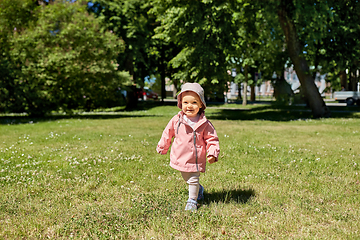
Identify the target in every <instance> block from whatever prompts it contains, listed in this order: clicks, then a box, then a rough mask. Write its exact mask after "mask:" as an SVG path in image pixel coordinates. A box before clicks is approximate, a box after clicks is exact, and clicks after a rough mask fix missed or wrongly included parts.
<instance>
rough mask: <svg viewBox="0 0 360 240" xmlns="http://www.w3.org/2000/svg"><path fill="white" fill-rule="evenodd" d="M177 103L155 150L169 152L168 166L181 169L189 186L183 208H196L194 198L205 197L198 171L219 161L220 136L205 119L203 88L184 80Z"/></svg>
mask: <svg viewBox="0 0 360 240" xmlns="http://www.w3.org/2000/svg"><path fill="white" fill-rule="evenodd" d="M177 99H178V102H177V106H178V107H179V108H180V109H181V110H182V111H180V112H179V113H178V114H177V115H175V116H174V117H173V118H172V119H171V120H170V122H169V123H168V124H167V126H166V128H165V130H164V131H163V133H162V136H161V139H160V141H159V143H158V145H157V148H156V151H157V152H158V153H160V154H166V153H167V152H168V150H169V147H170V145H171V141H172V138H174V142H173V144H172V147H171V152H170V166H171V167H172V168H174V169H176V170H179V171H180V172H181V175H182V177H183V178H184V180H185V181H186V182H187V184H188V185H189V199H188V201H187V204H186V207H185V210H190V211H194V210H197V201H198V200H202V199H203V198H204V195H203V193H204V188H203V186H201V185H200V184H199V177H200V172H205V165H206V158H207V161H208V162H209V163H214V162H217V161H218V156H219V153H220V147H219V139H218V136H217V134H216V131H215V128H214V126H213V125H212V124H211V123H210V121H209V120H207V119H206V117H205V115H204V110H205V108H206V104H205V101H204V89H203V88H202V87H201V86H200V84H198V83H185V84H184V85H183V86H182V88H181V92H180V93H179V95H178V98H177Z"/></svg>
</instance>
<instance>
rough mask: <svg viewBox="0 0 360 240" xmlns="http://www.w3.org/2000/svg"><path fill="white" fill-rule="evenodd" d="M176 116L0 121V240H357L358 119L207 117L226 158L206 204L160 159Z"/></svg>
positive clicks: (216, 113)
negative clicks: (190, 205)
mask: <svg viewBox="0 0 360 240" xmlns="http://www.w3.org/2000/svg"><path fill="white" fill-rule="evenodd" d="M177 112H178V109H177V108H176V107H174V106H157V107H144V108H143V109H142V110H141V111H133V112H122V111H120V112H115V113H112V112H109V113H93V114H83V115H79V116H73V117H61V116H57V117H49V118H47V119H31V118H28V117H19V116H10V117H5V116H3V117H1V118H0V123H1V124H0V132H1V134H0V188H1V195H0V239H70V238H73V239H289V238H290V239H359V238H360V230H359V229H360V217H359V216H360V192H359V189H360V170H359V164H360V154H359V153H360V137H359V136H360V128H359V125H360V115H359V113H353V112H352V113H350V112H340V111H334V113H333V118H329V119H319V120H313V119H311V118H310V117H311V113H310V112H308V111H305V110H304V109H303V108H298V109H292V110H289V109H287V108H286V107H284V108H274V107H269V106H266V105H259V106H254V107H247V108H240V107H223V106H222V107H220V108H211V107H209V109H208V110H207V111H206V114H207V116H208V117H209V119H211V121H212V123H213V124H214V126H215V128H216V130H217V133H218V135H219V138H220V146H221V157H220V160H219V162H218V163H215V164H212V165H208V166H207V172H206V173H205V174H202V176H201V179H200V181H201V184H202V185H203V186H204V187H205V194H204V195H205V200H204V201H202V202H200V207H199V210H198V211H197V212H195V213H190V212H185V211H184V207H185V203H186V200H187V194H188V193H187V186H186V183H184V181H183V180H182V178H181V175H180V173H179V172H177V171H175V170H173V169H172V168H170V167H169V166H168V164H169V154H168V155H165V156H161V155H158V154H157V153H156V152H155V148H156V145H157V142H158V141H159V139H160V136H161V133H162V131H163V129H164V127H165V126H166V124H167V122H168V121H169V120H170V118H171V117H172V116H173V115H174V114H176V113H177Z"/></svg>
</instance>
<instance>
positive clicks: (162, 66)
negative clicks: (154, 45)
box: [159, 48, 166, 102]
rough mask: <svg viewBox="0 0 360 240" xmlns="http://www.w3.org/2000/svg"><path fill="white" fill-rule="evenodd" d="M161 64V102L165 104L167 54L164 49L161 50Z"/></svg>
mask: <svg viewBox="0 0 360 240" xmlns="http://www.w3.org/2000/svg"><path fill="white" fill-rule="evenodd" d="M160 54H161V55H160V64H159V71H160V80H161V101H162V102H164V99H165V98H166V88H165V78H166V76H165V74H166V73H165V62H164V61H165V52H164V49H163V48H161V50H160Z"/></svg>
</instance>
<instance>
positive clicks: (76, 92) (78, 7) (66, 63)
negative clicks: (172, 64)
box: [1, 1, 129, 115]
mask: <svg viewBox="0 0 360 240" xmlns="http://www.w3.org/2000/svg"><path fill="white" fill-rule="evenodd" d="M35 14H36V18H37V20H36V21H33V22H31V23H30V24H29V27H28V28H26V29H24V30H23V31H21V32H17V31H15V33H14V35H13V37H12V38H11V39H10V40H9V44H10V45H11V51H10V52H9V54H10V58H11V61H12V64H13V65H14V66H15V67H16V70H15V71H14V79H13V82H12V86H11V87H12V88H11V89H9V88H2V91H3V92H4V93H5V96H7V97H8V102H7V103H5V104H6V105H3V106H1V109H2V111H9V110H10V111H15V112H20V111H25V112H28V113H30V114H34V115H42V114H44V113H47V112H49V111H51V110H63V111H71V110H72V109H86V110H89V109H93V108H98V107H106V106H111V105H114V104H119V99H118V97H119V96H117V95H116V92H117V90H118V88H119V87H121V86H122V84H123V83H125V82H126V81H127V79H129V76H128V75H127V74H126V73H121V72H119V71H118V67H119V65H118V64H117V62H116V58H117V56H118V54H119V53H120V52H121V51H122V50H123V43H122V41H120V40H119V39H118V38H117V37H116V36H115V35H114V34H113V33H111V32H109V31H104V30H103V27H102V22H101V21H100V19H96V18H94V17H93V16H92V15H90V14H88V13H87V12H86V5H83V4H82V3H80V2H75V3H69V2H60V1H59V2H55V3H53V4H49V5H48V6H41V7H39V8H38V9H37V11H36V13H35Z"/></svg>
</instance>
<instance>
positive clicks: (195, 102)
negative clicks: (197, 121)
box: [181, 92, 202, 117]
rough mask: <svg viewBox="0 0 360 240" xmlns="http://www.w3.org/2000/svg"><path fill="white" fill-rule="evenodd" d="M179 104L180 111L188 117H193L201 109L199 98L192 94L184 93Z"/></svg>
mask: <svg viewBox="0 0 360 240" xmlns="http://www.w3.org/2000/svg"><path fill="white" fill-rule="evenodd" d="M181 103H182V111H183V112H184V114H185V115H186V116H188V117H195V116H196V115H197V114H198V112H199V110H200V109H201V107H202V103H201V100H200V98H199V96H198V95H197V94H196V93H194V92H184V93H183V94H182V100H181Z"/></svg>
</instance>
